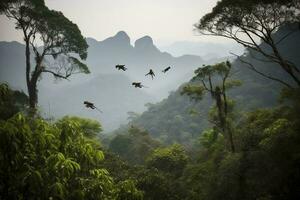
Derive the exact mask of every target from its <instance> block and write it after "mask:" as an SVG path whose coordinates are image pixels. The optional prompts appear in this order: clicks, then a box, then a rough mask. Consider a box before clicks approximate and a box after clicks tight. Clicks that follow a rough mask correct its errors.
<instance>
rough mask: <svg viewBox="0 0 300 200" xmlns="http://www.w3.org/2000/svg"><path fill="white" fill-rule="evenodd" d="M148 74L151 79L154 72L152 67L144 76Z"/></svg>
mask: <svg viewBox="0 0 300 200" xmlns="http://www.w3.org/2000/svg"><path fill="white" fill-rule="evenodd" d="M148 75H150V76H151V78H152V80H153V77H154V76H155V74H154V72H153V70H152V69H150V71H149V73H147V74H146V75H145V76H148Z"/></svg>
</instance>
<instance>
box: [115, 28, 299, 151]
mask: <svg viewBox="0 0 300 200" xmlns="http://www.w3.org/2000/svg"><path fill="white" fill-rule="evenodd" d="M284 34H285V29H284V28H283V29H281V30H280V31H279V32H277V33H276V34H275V35H274V38H278V37H279V36H280V35H284ZM299 44H300V30H298V31H296V32H295V33H294V34H292V35H291V36H290V37H288V38H287V39H286V41H285V42H282V43H281V44H280V45H279V49H280V52H281V53H282V55H284V57H285V58H287V59H289V60H290V61H293V62H294V63H296V64H297V65H298V66H300V52H299V51H298V50H297V49H298V48H299ZM261 47H262V48H265V49H266V48H267V47H266V45H265V44H261ZM253 54H254V53H253ZM256 56H257V58H259V59H262V57H261V56H258V55H256ZM244 59H245V60H247V61H248V62H251V63H252V64H254V65H255V66H256V67H257V68H258V69H260V70H261V71H264V72H265V73H268V74H271V75H273V76H275V77H279V78H281V79H284V80H287V81H288V80H289V77H288V76H287V74H286V73H285V72H284V71H282V70H275V69H277V67H275V65H276V64H274V63H270V62H261V61H258V60H255V59H253V57H252V56H250V55H249V54H247V55H246V56H245V57H244ZM218 61H221V60H218ZM233 71H234V72H235V75H234V76H233V77H232V78H233V79H238V80H241V81H242V82H243V85H242V86H241V87H238V88H235V89H232V90H230V91H229V97H230V98H232V99H234V100H235V101H236V103H237V104H236V110H237V111H240V112H244V111H249V110H252V109H255V108H259V107H272V106H274V105H276V104H277V100H278V96H279V93H280V88H281V87H282V86H281V85H279V84H278V83H276V82H274V81H271V80H268V79H266V78H264V77H262V76H260V75H258V74H257V73H255V72H253V71H251V70H249V69H248V68H247V67H246V66H245V65H244V64H242V63H241V62H240V61H238V60H235V61H233ZM190 78H192V76H190ZM180 91H181V88H179V89H178V90H176V91H175V92H172V93H171V94H170V95H169V96H168V98H166V99H164V100H163V101H161V102H159V103H156V104H148V110H147V111H145V112H144V113H142V114H140V115H138V114H135V115H134V116H133V117H132V120H131V122H129V124H128V125H130V126H131V125H134V126H138V127H141V128H144V129H146V130H147V131H149V133H150V134H151V135H152V136H154V137H155V138H159V139H161V140H162V141H164V142H165V143H173V142H179V143H182V144H186V145H188V146H190V145H191V143H193V142H194V141H195V139H196V138H197V137H198V136H199V134H201V132H202V131H203V130H205V129H206V128H208V126H209V122H208V121H207V118H208V112H209V109H210V108H211V106H212V105H213V104H212V102H213V101H212V100H211V99H210V97H209V96H206V97H205V98H204V99H203V100H202V101H200V102H198V103H196V102H194V101H191V100H190V99H189V98H188V97H186V96H182V95H180ZM124 129H126V126H123V127H121V128H120V129H119V130H118V131H116V133H118V132H120V131H121V132H122V130H124Z"/></svg>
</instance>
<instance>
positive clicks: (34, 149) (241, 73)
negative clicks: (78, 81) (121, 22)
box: [0, 0, 300, 200]
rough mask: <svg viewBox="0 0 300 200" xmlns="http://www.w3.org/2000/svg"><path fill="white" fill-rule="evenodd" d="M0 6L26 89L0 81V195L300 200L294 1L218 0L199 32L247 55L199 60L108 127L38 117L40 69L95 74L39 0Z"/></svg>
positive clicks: (75, 32)
mask: <svg viewBox="0 0 300 200" xmlns="http://www.w3.org/2000/svg"><path fill="white" fill-rule="evenodd" d="M0 13H1V14H2V15H4V16H7V17H8V18H9V19H11V20H12V21H14V22H15V23H16V29H17V30H19V31H20V32H22V34H23V36H24V42H25V45H26V49H25V52H24V54H25V55H26V62H25V63H24V67H25V68H26V74H24V76H26V81H27V82H26V83H24V84H27V88H28V93H27V94H25V93H23V92H21V91H17V90H13V89H11V88H10V86H9V85H8V84H6V83H1V85H0V199H1V200H2V199H3V200H4V199H20V200H21V199H70V200H76V199H78V200H79V199H95V200H96V199H99V200H100V199H116V200H141V199H145V200H183V199H186V200H220V199H222V200H297V199H300V116H299V113H300V68H299V65H300V60H299V57H300V54H299V44H300V40H299V38H300V2H299V1H298V0H251V1H249V0H221V1H219V2H218V3H217V5H215V7H214V8H213V10H212V11H211V12H210V13H208V14H206V15H205V16H203V17H202V18H201V19H200V21H199V22H198V23H197V24H195V28H196V29H197V30H198V31H199V32H200V33H201V34H203V35H213V36H216V37H225V38H229V39H232V40H234V41H236V42H237V43H239V44H241V45H243V46H244V47H245V54H244V55H242V56H238V55H236V58H235V60H234V61H224V62H218V63H214V64H209V65H203V66H201V67H199V68H198V69H197V70H196V71H195V74H194V77H191V80H190V81H189V82H188V83H184V84H182V86H181V87H179V88H178V90H177V91H174V92H172V93H170V95H169V97H168V98H167V99H165V100H163V101H162V102H159V103H157V104H150V105H147V107H148V110H147V111H145V112H144V113H143V114H141V115H139V114H136V113H131V114H130V117H131V118H130V119H131V120H130V122H129V123H128V125H126V126H122V127H120V128H119V129H118V130H116V131H114V132H113V133H110V134H102V133H101V131H102V126H101V123H100V122H99V121H96V120H94V119H87V118H82V117H80V116H68V115H67V113H66V116H65V117H63V118H61V119H56V120H53V119H45V118H43V117H42V116H41V115H40V114H39V109H38V107H37V105H38V90H37V85H38V83H39V80H40V77H41V74H43V73H50V74H52V75H53V76H54V77H55V78H57V79H68V78H69V77H70V76H71V75H73V74H75V73H90V71H89V69H88V66H87V65H86V64H84V63H83V61H84V60H85V59H86V58H87V56H88V55H87V49H88V45H87V43H86V41H85V38H84V37H83V36H82V35H81V32H80V30H79V28H78V27H77V25H76V24H74V23H72V22H71V21H70V20H69V19H67V18H66V17H65V16H64V15H63V13H61V12H58V11H54V10H50V9H49V8H48V7H47V6H46V5H45V3H44V1H43V0H2V1H1V3H0ZM36 38H39V39H40V41H41V42H42V44H43V45H42V47H40V46H37V43H36V42H35V39H36ZM31 54H33V57H34V61H33V60H32V55H31ZM47 57H48V58H49V57H51V58H52V59H53V62H55V61H56V60H60V61H62V60H63V61H64V63H65V65H64V66H63V67H61V68H53V67H51V66H48V64H47V62H45V59H46V58H47ZM116 64H117V63H116ZM7 67H9V66H7ZM170 70H172V69H170ZM121 73H123V72H121ZM152 78H153V77H152ZM137 89H140V88H137ZM99 92H101V91H99ZM83 106H84V105H83ZM103 115H105V113H103Z"/></svg>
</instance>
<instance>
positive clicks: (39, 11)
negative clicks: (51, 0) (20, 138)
mask: <svg viewBox="0 0 300 200" xmlns="http://www.w3.org/2000/svg"><path fill="white" fill-rule="evenodd" d="M2 4H3V5H2ZM2 4H1V10H0V12H1V13H4V14H5V15H6V16H7V17H8V18H9V19H14V20H15V21H16V29H21V30H22V32H23V36H24V41H25V46H26V48H25V56H26V83H27V88H28V95H29V105H30V108H31V109H32V110H33V112H35V109H36V106H37V103H38V91H37V83H38V81H39V80H40V78H41V75H42V73H50V74H52V75H53V76H54V77H55V78H58V79H68V78H69V77H70V76H71V75H72V74H74V73H89V69H88V67H87V66H86V65H85V64H84V63H82V62H81V60H80V59H82V60H85V59H86V57H87V48H88V45H87V43H86V41H85V39H84V37H83V36H82V35H81V32H80V30H79V28H78V26H77V25H76V24H74V23H72V22H71V21H70V20H69V19H67V18H66V17H65V16H64V15H63V14H62V13H61V12H58V11H54V10H50V9H48V8H47V7H46V5H45V3H44V1H43V0H14V1H12V0H6V1H4V2H3V3H2ZM36 39H37V40H39V42H42V47H39V46H38V43H39V42H36ZM31 51H33V53H34V57H35V64H34V65H35V66H34V67H32V66H31V64H32V62H31V56H30V54H31ZM76 55H78V56H79V58H80V59H78V57H76ZM51 57H52V58H51Z"/></svg>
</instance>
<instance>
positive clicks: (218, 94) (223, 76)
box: [182, 61, 241, 152]
mask: <svg viewBox="0 0 300 200" xmlns="http://www.w3.org/2000/svg"><path fill="white" fill-rule="evenodd" d="M230 72H231V64H230V62H228V61H227V62H222V63H218V64H215V65H207V66H203V67H200V68H198V69H197V70H196V71H195V74H196V76H195V77H193V79H192V81H199V82H200V85H198V83H196V84H188V85H186V86H185V87H183V89H182V94H186V95H188V96H190V97H191V98H192V99H195V100H201V99H202V97H203V95H204V93H205V92H208V93H209V94H210V95H211V97H212V98H213V99H214V100H215V102H216V108H217V119H218V120H217V124H216V127H218V128H219V129H220V132H221V133H222V134H223V135H224V137H225V138H227V141H229V144H230V149H231V151H232V152H234V151H235V147H234V142H233V134H232V130H231V128H230V125H229V119H228V115H229V105H228V104H229V102H228V98H227V95H226V90H227V89H229V88H232V87H234V86H239V85H240V84H241V83H240V82H239V81H236V80H231V81H229V80H228V78H230V75H231V74H230ZM218 82H220V84H218Z"/></svg>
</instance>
